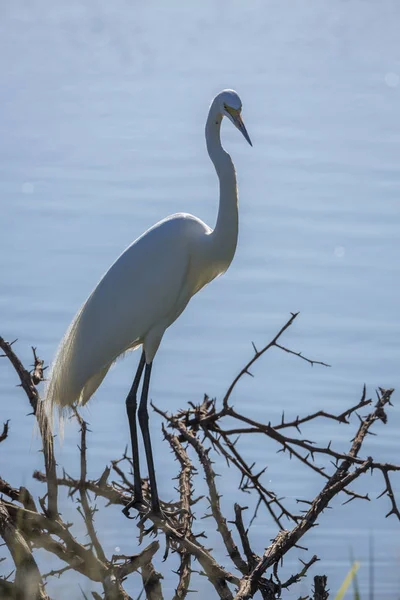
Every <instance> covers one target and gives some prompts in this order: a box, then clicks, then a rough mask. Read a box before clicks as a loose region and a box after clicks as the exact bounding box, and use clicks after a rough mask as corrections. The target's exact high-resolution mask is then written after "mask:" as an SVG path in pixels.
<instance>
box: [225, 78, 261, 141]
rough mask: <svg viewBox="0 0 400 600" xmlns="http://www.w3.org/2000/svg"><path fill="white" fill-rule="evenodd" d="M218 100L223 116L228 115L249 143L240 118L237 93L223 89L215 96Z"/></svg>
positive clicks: (240, 108) (240, 107) (239, 104)
mask: <svg viewBox="0 0 400 600" xmlns="http://www.w3.org/2000/svg"><path fill="white" fill-rule="evenodd" d="M217 98H218V101H219V110H220V112H221V114H222V115H223V116H224V117H228V119H229V120H230V121H232V123H233V124H234V126H235V127H236V128H237V129H239V131H240V132H241V133H242V134H243V136H244V138H245V139H246V140H247V141H248V142H249V144H250V146H252V145H253V144H252V143H251V140H250V136H249V134H248V133H247V130H246V127H245V125H244V123H243V119H242V115H241V112H242V101H241V100H240V98H239V96H238V94H237V93H236V92H235V91H234V90H223V91H222V92H221V93H220V94H218V96H217Z"/></svg>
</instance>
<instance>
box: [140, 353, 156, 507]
mask: <svg viewBox="0 0 400 600" xmlns="http://www.w3.org/2000/svg"><path fill="white" fill-rule="evenodd" d="M151 366H152V363H150V364H149V365H146V369H145V372H144V381H143V388H142V397H141V399H140V405H139V411H138V417H139V425H140V429H141V430H142V435H143V442H144V449H145V451H146V459H147V468H148V471H149V479H150V488H151V508H152V511H153V512H154V513H156V514H158V515H160V514H161V510H160V501H159V499H158V492H157V483H156V475H155V472H154V461H153V452H152V450H151V441H150V433H149V413H148V412H147V396H148V394H149V383H150V374H151Z"/></svg>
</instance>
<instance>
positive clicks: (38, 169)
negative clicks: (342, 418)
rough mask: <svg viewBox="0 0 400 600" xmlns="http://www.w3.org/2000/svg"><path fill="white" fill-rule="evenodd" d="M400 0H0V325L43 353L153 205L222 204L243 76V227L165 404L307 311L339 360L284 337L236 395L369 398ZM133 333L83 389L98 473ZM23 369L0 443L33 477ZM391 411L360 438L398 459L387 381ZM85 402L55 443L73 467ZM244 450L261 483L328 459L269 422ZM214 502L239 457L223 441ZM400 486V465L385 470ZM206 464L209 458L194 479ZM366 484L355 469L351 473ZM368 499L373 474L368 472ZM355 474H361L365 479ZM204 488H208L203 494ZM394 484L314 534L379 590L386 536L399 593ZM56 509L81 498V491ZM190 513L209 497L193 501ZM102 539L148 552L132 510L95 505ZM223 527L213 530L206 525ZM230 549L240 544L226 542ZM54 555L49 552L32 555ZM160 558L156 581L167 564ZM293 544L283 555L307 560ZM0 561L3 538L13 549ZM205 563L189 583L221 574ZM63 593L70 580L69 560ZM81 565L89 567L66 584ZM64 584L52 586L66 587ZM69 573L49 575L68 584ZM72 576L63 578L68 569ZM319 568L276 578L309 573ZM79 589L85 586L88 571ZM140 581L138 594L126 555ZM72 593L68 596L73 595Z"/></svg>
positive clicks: (388, 585) (391, 169)
mask: <svg viewBox="0 0 400 600" xmlns="http://www.w3.org/2000/svg"><path fill="white" fill-rule="evenodd" d="M398 19H399V7H398V4H397V3H396V2H395V0H392V1H389V0H387V1H384V2H381V3H379V6H378V5H377V4H376V3H374V2H365V1H361V0H352V1H351V2H335V3H332V2H328V1H327V0H324V1H323V0H321V1H320V2H318V3H315V2H307V3H305V2H303V3H291V4H290V8H289V6H288V5H287V4H286V3H280V2H278V1H276V0H274V1H270V2H265V1H261V0H259V1H257V0H255V1H254V2H250V3H247V4H245V3H242V2H239V1H236V2H229V3H228V2H218V3H214V2H212V1H211V0H206V1H204V2H201V3H187V4H183V3H180V2H177V1H174V2H168V3H161V2H158V3H157V2H152V3H146V4H143V3H138V2H125V1H122V0H118V1H117V2H114V3H109V2H105V1H104V0H99V2H97V3H95V4H90V3H89V2H83V1H81V0H73V1H71V2H69V3H63V2H61V1H59V0H58V1H55V2H53V3H51V5H50V4H45V3H43V2H41V1H39V0H37V1H32V2H23V1H22V0H19V1H15V2H13V3H9V4H6V3H3V4H2V5H1V6H0V74H1V75H0V77H1V88H0V128H1V137H0V206H1V213H0V214H1V221H0V281H1V294H0V318H1V330H0V334H1V335H3V336H4V337H6V338H8V339H14V338H16V337H18V338H19V342H18V344H17V346H16V349H17V352H18V353H19V355H20V357H21V358H22V359H23V360H24V361H25V363H26V364H29V363H30V362H31V355H30V346H31V345H35V346H37V347H38V349H39V353H40V355H41V356H42V357H43V358H45V359H46V361H50V360H51V358H52V356H53V355H54V352H55V349H56V347H57V344H58V342H59V340H60V339H61V337H62V335H63V333H64V331H65V329H66V327H67V326H68V324H69V322H70V320H71V318H72V317H73V315H74V314H75V312H76V310H77V309H78V307H79V306H80V304H81V303H82V302H83V301H84V300H85V298H86V297H87V296H88V294H89V293H90V291H91V290H92V288H93V287H94V285H95V284H96V283H97V281H98V280H99V278H100V277H101V275H102V274H103V272H104V271H105V270H106V269H107V267H108V266H109V265H110V264H111V263H112V262H113V260H114V259H115V257H116V256H118V254H119V253H120V252H121V251H122V250H123V249H124V248H125V247H126V246H127V245H128V244H129V243H130V242H131V241H132V240H133V239H135V238H136V237H137V236H138V235H140V234H141V233H142V232H143V231H144V230H145V229H146V228H148V227H149V226H151V225H152V224H153V223H154V222H156V221H157V220H159V219H160V218H163V217H164V216H166V215H168V214H170V213H173V212H177V211H181V210H184V211H187V212H192V213H194V214H196V215H198V216H199V217H200V218H202V219H203V220H205V221H206V222H208V223H210V225H213V223H214V221H215V216H216V210H217V184H216V177H215V173H214V171H213V169H212V166H211V164H210V162H209V159H208V156H207V154H206V151H205V144H204V132H203V128H204V122H205V118H206V114H207V108H208V105H209V102H210V100H211V98H212V97H213V96H214V95H215V94H216V93H217V92H218V91H220V90H221V89H222V88H225V87H233V88H235V89H236V90H237V91H238V92H239V93H240V95H241V98H242V100H243V105H244V108H243V116H244V119H245V122H246V125H247V128H248V131H249V133H250V135H251V137H252V140H253V144H254V148H253V149H251V148H250V147H249V146H248V145H247V144H246V143H245V142H244V140H243V139H241V137H240V136H239V134H238V133H237V131H235V130H234V129H233V128H232V127H231V126H229V124H224V127H223V140H224V144H225V146H226V147H227V149H228V150H229V151H230V153H231V155H232V157H233V159H234V162H235V164H236V168H237V172H238V179H239V189H240V239H239V244H238V250H237V255H236V257H235V260H234V262H233V264H232V266H231V268H230V270H229V271H228V272H227V273H226V274H225V276H224V277H223V278H221V279H219V280H218V281H216V282H214V283H213V284H212V285H211V286H209V287H208V288H206V289H205V290H203V291H202V292H201V293H200V294H199V295H198V296H197V297H196V298H195V299H194V300H193V301H192V302H191V304H190V306H189V307H188V309H187V310H186V311H185V313H184V314H183V315H182V316H181V317H180V319H179V321H178V322H177V323H176V324H174V326H173V327H171V329H170V330H169V331H168V332H167V334H166V336H165V338H164V341H163V344H162V347H161V350H160V352H159V354H158V356H157V360H156V362H155V366H154V371H153V373H154V375H153V380H152V388H151V396H152V398H153V400H154V401H155V403H157V404H159V405H160V406H163V407H164V408H168V409H169V410H171V411H172V410H176V409H178V408H179V407H182V406H185V405H186V403H187V402H188V401H192V402H196V401H199V400H201V398H202V395H203V393H204V392H206V393H208V394H209V395H211V396H216V397H219V398H220V397H221V396H222V394H223V393H224V391H225V390H226V388H227V387H228V385H229V383H230V381H231V380H232V378H233V377H234V376H235V374H236V373H237V371H238V370H239V369H240V368H241V366H242V365H243V364H244V362H245V361H246V360H247V359H248V358H249V357H250V355H251V352H252V349H251V343H250V342H251V341H254V342H255V343H256V344H257V345H258V346H261V345H262V344H263V343H264V342H266V341H268V340H269V339H270V338H271V337H272V336H273V334H274V333H275V332H276V331H277V330H278V329H279V327H280V326H281V325H282V324H283V323H284V322H285V320H286V319H287V318H288V316H289V313H290V311H301V314H300V316H299V317H298V319H297V321H296V323H295V324H294V325H293V327H292V328H291V329H290V331H288V332H287V334H286V335H285V338H284V342H285V343H286V344H287V345H288V346H290V347H291V348H293V349H294V350H301V351H303V352H304V354H306V355H309V356H311V357H312V358H317V359H320V360H324V361H326V362H328V363H330V364H332V368H331V369H323V368H316V367H315V368H313V369H311V368H310V367H309V366H308V365H306V364H305V363H303V362H302V361H299V360H297V359H295V358H294V357H290V356H288V355H285V354H283V353H279V352H277V351H273V352H271V353H270V354H269V355H268V356H266V357H265V358H264V359H262V360H261V361H260V363H259V364H258V365H257V366H256V367H255V368H254V374H255V375H256V377H255V378H254V379H250V378H247V379H246V380H244V381H243V382H242V383H241V384H240V385H239V386H238V388H237V391H236V392H235V394H234V402H235V405H236V406H237V407H238V408H239V409H240V410H242V411H245V412H246V413H247V414H249V415H251V416H253V417H255V418H259V419H263V420H265V421H269V420H271V421H272V422H275V421H277V420H279V419H280V415H281V412H282V410H283V409H284V410H285V414H287V415H288V416H295V415H297V414H298V413H308V412H310V411H313V410H318V409H320V408H325V409H327V410H330V411H337V412H340V411H342V410H343V409H344V408H347V406H348V405H349V404H350V403H356V402H357V400H358V399H359V397H360V395H361V390H362V385H363V384H364V383H366V384H367V386H368V390H369V392H370V394H374V388H376V387H377V386H387V387H390V386H393V387H396V386H397V387H399V385H398V384H399V381H398V363H399V349H398V339H399V332H400V324H399V318H398V307H399V302H400V287H399V274H400V273H399V256H400V241H399V240H400V235H399V234H400V218H399V200H398V198H399V192H400V172H399V168H398V163H399V156H400V153H399V151H400V95H399V94H400V39H399V35H398ZM137 358H138V356H137V353H136V354H131V355H129V356H128V357H127V358H126V359H125V360H124V361H121V362H119V363H118V364H117V365H116V367H115V368H114V369H113V370H112V371H111V372H110V374H109V376H108V377H107V379H106V380H105V382H104V384H103V386H102V387H101V389H100V390H99V392H98V393H97V394H96V398H95V399H93V400H92V402H91V403H90V408H89V409H88V412H87V413H86V414H85V416H86V417H87V418H88V420H89V421H90V424H91V429H92V432H93V433H92V434H91V436H90V453H89V456H90V465H89V468H90V473H91V474H92V475H93V476H94V477H97V476H99V475H100V473H101V471H102V469H103V466H104V465H105V463H106V462H108V461H109V460H110V459H111V458H115V457H117V456H118V455H119V454H121V452H122V451H123V449H124V447H125V444H126V443H127V441H128V429H127V424H126V419H125V407H124V397H125V395H126V392H127V389H128V388H129V385H130V382H131V379H132V374H133V372H134V369H135V362H136V361H137ZM15 383H16V378H15V374H14V373H13V372H12V370H11V368H10V366H9V365H7V364H6V363H5V362H2V363H1V364H0V391H1V398H2V411H1V418H2V419H3V420H5V419H11V430H10V437H9V439H8V440H7V442H5V443H4V444H3V445H2V446H3V447H2V448H1V453H2V454H1V456H2V458H1V462H2V475H3V477H5V478H6V479H8V480H9V481H10V483H11V484H14V485H20V484H26V485H29V487H30V488H31V489H32V490H34V491H35V492H36V493H43V488H42V487H40V486H38V485H35V483H33V482H32V480H31V474H32V471H33V469H34V468H36V467H38V466H40V454H38V453H37V448H38V443H37V440H36V439H35V437H34V436H33V435H32V418H31V417H27V416H26V413H27V412H28V406H27V402H26V399H25V398H24V397H23V394H22V392H21V390H20V389H18V388H15V387H14V384H15ZM389 417H390V418H389V423H388V424H387V425H386V426H383V425H382V424H379V425H377V427H376V430H377V431H378V432H379V434H380V435H379V436H378V437H377V438H372V437H371V439H369V440H368V447H366V449H365V454H370V453H372V454H374V456H376V458H379V460H398V456H399V438H398V433H397V432H398V430H399V426H400V412H399V408H398V401H397V396H394V407H393V408H392V409H390V416H389ZM151 418H152V429H153V440H154V445H155V453H156V463H157V468H158V471H159V473H161V472H163V473H164V474H165V476H164V478H162V479H161V480H160V488H161V495H162V496H163V497H170V496H171V493H172V492H171V490H172V485H173V484H172V483H171V477H173V476H174V475H175V474H176V464H175V462H174V461H173V457H172V455H171V454H170V453H169V451H168V448H167V446H166V444H165V442H163V441H162V436H161V434H160V432H159V423H160V422H159V420H158V419H157V417H156V416H155V415H152V417H151ZM354 427H356V419H354V421H353V429H351V430H350V428H348V427H347V428H346V427H344V426H340V427H336V426H334V425H333V424H326V425H324V427H323V428H322V427H320V426H319V424H317V423H316V424H315V425H310V426H309V427H308V428H305V430H304V432H305V433H306V434H307V437H311V438H315V439H318V440H320V441H322V440H324V441H328V440H329V439H333V441H334V443H335V444H336V446H337V447H338V448H344V447H345V444H346V443H347V444H348V443H349V440H350V439H351V437H352V434H353V432H354ZM77 441H78V437H77V432H76V428H75V426H74V425H73V424H71V425H70V426H68V427H67V432H66V438H65V441H64V444H63V446H62V448H61V449H60V450H59V452H58V459H59V463H60V464H61V465H63V466H65V467H66V469H67V470H68V471H69V472H71V473H75V474H76V473H78V469H79V464H78V456H77V448H76V444H77ZM242 449H243V452H244V453H245V454H246V457H247V458H248V459H249V461H250V462H252V461H253V460H256V461H257V462H258V463H259V464H260V466H265V464H268V465H269V468H268V471H267V475H266V478H265V482H266V483H270V485H271V487H272V489H274V490H275V491H277V492H278V493H279V494H280V495H284V496H286V497H287V498H289V502H293V503H294V498H295V497H296V496H301V497H304V498H308V499H310V498H312V496H313V494H315V493H316V492H317V491H318V489H320V486H321V480H320V479H318V478H317V477H316V476H315V477H314V475H312V474H311V473H309V472H308V471H306V470H305V469H303V468H302V467H301V466H299V465H297V464H295V463H294V462H293V461H292V463H289V461H288V460H285V457H282V456H281V455H279V456H276V454H275V450H276V448H275V447H274V446H273V445H271V444H266V445H265V446H263V445H262V444H261V441H260V440H258V439H257V440H251V439H250V438H247V439H244V440H243V442H242ZM218 469H219V472H221V473H223V475H224V477H223V479H222V480H221V483H220V485H221V490H222V492H223V493H224V502H225V505H224V506H225V509H226V511H227V513H228V514H230V515H232V503H231V500H232V498H233V497H234V496H236V497H237V498H238V500H239V501H241V502H242V503H246V502H248V498H247V497H245V498H242V497H241V496H240V495H239V493H238V492H236V486H237V479H236V478H235V476H234V474H233V472H232V471H231V470H228V469H226V468H225V466H224V465H223V464H221V465H220V464H218ZM394 482H395V485H396V489H397V491H398V492H399V493H400V481H399V479H398V478H397V480H396V479H395V478H394ZM197 485H198V486H200V487H201V485H202V483H201V481H200V480H199V481H198V483H197ZM355 487H356V488H357V486H355ZM359 487H360V489H362V490H368V491H369V492H370V495H371V498H375V497H376V496H377V495H378V493H379V492H380V491H382V489H383V482H382V481H381V479H380V478H379V475H378V474H376V475H375V476H374V478H372V479H371V478H367V479H366V480H365V482H364V483H362V484H361V486H359ZM357 489H358V488H357ZM203 509H204V511H205V506H204V507H203ZM389 509H390V506H389V503H388V500H387V499H386V498H382V499H380V500H376V501H375V500H374V501H373V502H371V503H361V502H358V503H356V502H353V503H351V504H349V505H346V506H344V507H342V506H340V505H339V504H338V506H336V505H335V510H333V511H327V512H326V514H324V515H323V516H322V517H321V519H320V526H319V528H318V529H316V530H315V531H313V532H312V533H311V534H310V535H309V536H308V537H307V538H306V539H305V540H303V541H304V544H305V545H306V546H308V548H309V549H310V552H309V554H306V553H300V556H302V557H303V558H306V557H307V556H310V555H311V554H312V553H314V552H316V553H317V554H318V555H319V556H320V558H321V562H320V563H318V564H317V565H316V566H315V567H314V569H313V573H326V574H327V575H328V577H329V584H330V589H331V591H332V594H333V593H334V592H335V590H337V589H338V586H339V584H340V582H341V581H342V580H343V578H344V576H345V574H346V572H347V570H348V567H349V562H350V559H349V549H350V548H352V549H353V553H354V555H355V556H356V558H357V559H359V560H360V561H361V568H360V571H359V576H360V585H361V591H362V594H363V598H364V597H366V595H367V591H368V564H367V557H368V540H369V536H370V535H373V538H374V544H375V559H376V589H377V590H378V589H379V593H378V592H377V595H376V597H379V598H380V599H383V600H385V599H389V598H391V599H392V598H393V597H394V595H395V594H397V595H399V589H400V581H399V575H398V564H399V552H400V544H399V541H398V539H399V537H398V526H399V524H398V523H397V522H396V519H395V517H390V518H389V519H385V518H384V515H385V514H386V513H387V512H388V511H389ZM63 512H64V515H69V514H70V516H71V518H73V519H74V520H76V521H78V517H77V516H76V514H75V509H74V507H73V506H71V505H68V504H66V505H65V508H64V511H63ZM197 512H198V516H200V514H201V509H200V507H199V508H198V510H197ZM97 520H98V529H99V531H100V532H101V538H102V540H103V542H104V544H105V546H106V548H107V550H108V551H109V552H110V554H111V553H112V552H114V551H115V548H120V549H121V552H122V551H124V552H127V553H131V554H132V553H135V552H137V551H138V543H137V538H136V530H135V527H134V526H132V528H129V527H127V523H126V522H125V521H124V520H123V519H122V517H121V515H120V512H119V511H118V510H113V509H108V510H107V511H101V512H100V514H99V515H97ZM199 527H200V528H201V529H203V528H204V527H208V530H207V531H208V534H209V537H210V543H209V545H210V546H213V547H214V548H215V547H216V546H218V545H219V542H218V538H217V537H216V533H215V532H214V529H213V526H212V524H211V523H210V522H209V521H208V522H207V521H205V522H204V521H201V522H200V524H199ZM274 534H275V529H274V526H273V524H272V523H271V521H270V520H269V518H268V517H267V515H265V514H261V515H260V518H259V520H258V521H257V524H256V526H253V528H252V536H253V541H254V546H255V548H256V549H257V550H258V551H259V552H262V550H263V548H264V547H265V546H267V545H268V544H269V540H270V539H271V538H272V537H273V535H274ZM218 557H219V559H220V560H221V561H223V562H224V563H225V564H228V563H227V560H226V558H225V554H224V552H223V551H222V550H221V552H220V554H219V555H218ZM41 560H43V557H42V558H41ZM174 560H175V559H172V560H171V562H170V563H168V568H167V567H166V566H165V565H160V564H157V566H158V567H159V568H160V569H162V571H163V573H164V575H165V580H164V590H165V597H166V598H169V597H171V596H172V593H173V589H174V584H175V579H174V577H173V575H172V574H171V573H170V571H169V570H168V569H170V568H172V567H173V566H176V565H175V563H174ZM296 567H297V564H296V557H295V555H293V556H292V558H289V557H288V559H287V562H286V563H285V568H286V569H287V571H288V572H289V571H290V572H294V570H295V569H296ZM1 568H2V569H3V571H4V573H5V572H9V571H10V570H11V563H10V561H6V562H4V563H1ZM203 579H204V578H195V580H194V584H193V586H192V587H194V588H195V589H200V590H203V592H204V593H205V592H206V591H209V588H208V586H207V583H206V582H205V581H204V580H203ZM66 582H67V583H68V585H69V587H68V590H67V591H66V588H65V587H63V580H61V582H54V583H52V584H51V586H50V585H49V590H50V591H51V590H55V589H57V598H60V600H62V599H63V598H70V597H71V594H75V592H74V591H73V590H75V589H76V597H79V594H80V592H79V588H78V583H76V584H75V583H73V584H72V583H70V582H69V581H68V580H65V581H64V585H65V583H66ZM73 585H76V588H74V587H71V586H73ZM54 586H56V587H54ZM57 586H58V587H57ZM60 586H61V587H60ZM310 587H311V580H310V579H309V580H307V581H306V582H305V583H304V584H302V585H301V586H299V587H298V588H297V589H296V590H293V592H292V593H291V594H290V593H289V594H287V595H286V596H285V597H287V598H297V597H298V596H299V595H300V594H303V595H304V594H305V593H306V591H307V590H308V591H310ZM90 589H96V586H91V587H90ZM127 589H128V591H130V592H131V593H132V594H133V595H134V594H135V593H136V595H138V593H139V591H140V585H139V582H138V581H137V580H135V578H134V577H133V578H132V582H131V587H129V585H128V586H127ZM63 594H64V595H63Z"/></svg>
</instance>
